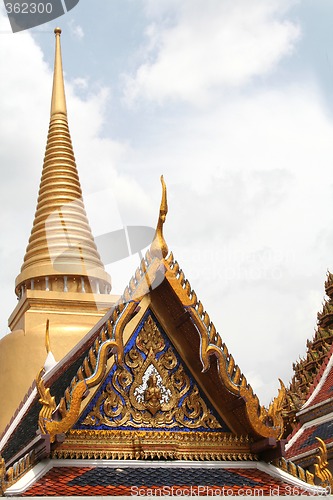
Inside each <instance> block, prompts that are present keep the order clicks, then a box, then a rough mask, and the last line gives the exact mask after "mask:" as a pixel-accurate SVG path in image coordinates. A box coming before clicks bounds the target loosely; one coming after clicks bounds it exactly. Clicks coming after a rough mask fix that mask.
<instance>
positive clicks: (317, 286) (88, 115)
mask: <svg viewBox="0 0 333 500" xmlns="http://www.w3.org/2000/svg"><path fill="white" fill-rule="evenodd" d="M56 25H60V26H61V27H62V29H63V34H62V50H63V64H64V70H65V78H66V93H67V101H68V103H67V104H68V114H69V123H70V130H71V134H72V140H73V145H74V149H75V154H76V158H77V165H78V169H79V174H80V179H81V184H82V188H83V192H84V199H85V202H86V208H87V211H88V217H89V219H90V222H91V225H92V228H93V232H94V234H95V235H99V234H103V233H105V232H107V231H112V230H114V229H119V228H121V227H122V226H123V225H135V224H140V225H149V226H155V223H156V218H157V214H158V207H159V200H160V183H159V176H160V174H161V173H163V174H164V177H165V180H166V183H167V186H168V195H169V214H168V217H167V223H166V227H165V233H166V239H167V241H168V244H169V248H170V249H172V250H173V252H174V254H175V257H176V258H177V260H178V261H179V262H180V264H181V267H182V268H183V270H184V272H185V275H186V277H187V278H188V279H189V281H190V283H191V285H192V287H193V288H194V289H195V290H196V292H197V294H198V297H199V298H200V299H201V301H202V303H203V304H204V306H205V308H206V310H207V311H208V313H209V314H210V316H211V319H212V320H213V322H214V323H215V325H216V327H217V329H218V331H219V332H220V334H221V336H222V338H223V340H224V341H225V342H226V343H227V345H228V347H229V351H230V352H232V353H233V355H234V357H235V359H236V362H237V363H238V364H239V366H240V368H241V370H242V371H243V372H244V373H245V374H246V376H247V378H248V380H249V382H250V383H251V385H252V386H253V387H254V389H255V391H256V392H257V394H258V395H259V398H260V399H261V401H262V402H263V403H265V404H267V403H268V402H269V400H270V399H271V398H272V397H273V396H274V395H275V394H276V391H277V387H278V381H277V379H278V377H280V378H282V379H283V380H284V381H285V382H286V383H287V382H288V381H289V379H290V377H291V374H292V363H293V362H294V361H295V360H296V359H297V358H298V356H299V355H302V356H303V355H304V353H305V344H306V339H307V338H309V337H310V338H311V337H312V335H313V332H314V328H315V325H316V314H317V311H318V310H320V309H321V302H322V300H323V297H324V280H325V274H326V271H327V269H331V270H332V271H333V114H332V109H333V49H332V47H333V29H332V27H333V4H332V2H331V0H316V1H310V0H302V1H296V0H295V1H294V0H250V1H249V0H182V1H179V0H158V1H156V0H108V1H105V0H80V3H79V4H78V5H77V6H76V7H75V8H74V9H73V10H72V11H70V12H69V13H68V14H66V15H64V16H62V17H61V18H59V19H58V20H57V21H56V22H53V23H50V24H46V25H43V26H40V27H38V28H34V29H31V30H28V31H25V32H21V33H16V34H12V33H11V30H10V25H9V22H8V20H7V18H6V17H5V13H4V10H2V11H0V64H1V79H0V122H1V126H0V142H1V148H0V165H1V183H0V191H1V196H0V203H1V229H2V236H1V239H0V255H1V259H2V264H1V275H0V279H1V313H0V321H1V323H0V324H1V335H4V334H5V333H7V331H8V329H7V326H6V324H7V318H8V316H9V315H10V313H11V311H12V310H13V308H14V306H15V304H16V298H15V295H14V280H15V277H16V276H17V274H18V273H19V270H20V266H21V264H22V260H23V256H24V253H25V248H26V245H27V242H28V238H29V234H30V230H31V226H32V221H33V216H34V211H35V206H36V199H37V192H38V185H39V179H40V175H41V167H42V162H43V155H44V149H45V144H46V135H47V129H48V120H49V107H50V94H51V78H52V64H53V53H54V35H53V29H54V27H55V26H56ZM137 264H138V258H137V256H133V257H132V258H129V259H126V260H124V261H122V262H121V263H118V264H116V265H112V266H108V271H109V272H110V273H111V275H112V278H113V292H114V293H121V292H122V290H123V288H124V287H125V285H126V283H127V282H128V281H129V279H130V277H131V275H132V273H133V272H134V270H135V268H136V266H137Z"/></svg>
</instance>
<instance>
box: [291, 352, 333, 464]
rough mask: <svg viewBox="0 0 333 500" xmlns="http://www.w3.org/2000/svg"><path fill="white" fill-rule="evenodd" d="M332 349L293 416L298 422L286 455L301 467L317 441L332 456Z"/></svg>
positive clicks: (309, 461)
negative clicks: (320, 441)
mask: <svg viewBox="0 0 333 500" xmlns="http://www.w3.org/2000/svg"><path fill="white" fill-rule="evenodd" d="M332 408H333V346H331V348H330V350H329V352H328V354H327V356H326V358H325V360H324V361H323V363H322V366H321V368H320V371H319V372H318V374H317V376H316V378H315V379H314V381H313V383H312V385H311V387H310V389H309V394H308V397H307V400H306V402H305V403H304V405H303V406H302V408H301V409H300V411H299V412H298V413H297V414H296V416H297V419H298V421H299V423H298V425H297V427H296V428H295V429H294V431H293V433H292V434H291V435H290V437H289V439H288V444H287V445H286V454H287V457H288V458H289V459H290V460H293V461H296V462H297V463H299V464H301V465H302V466H308V465H309V464H310V463H312V462H313V460H314V456H315V455H316V453H317V450H318V441H317V440H316V437H319V438H321V439H322V440H323V441H324V442H325V444H326V446H327V450H328V455H329V457H331V456H333V412H332Z"/></svg>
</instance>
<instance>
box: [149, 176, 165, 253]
mask: <svg viewBox="0 0 333 500" xmlns="http://www.w3.org/2000/svg"><path fill="white" fill-rule="evenodd" d="M161 184H162V199H161V205H160V213H159V216H158V221H157V227H156V231H155V236H154V239H153V242H152V244H151V246H150V254H151V255H152V256H154V257H158V258H162V257H163V258H165V257H166V256H167V255H168V245H167V244H166V241H165V239H164V236H163V224H164V222H165V219H166V215H167V213H168V202H167V190H166V185H165V182H164V178H163V175H161Z"/></svg>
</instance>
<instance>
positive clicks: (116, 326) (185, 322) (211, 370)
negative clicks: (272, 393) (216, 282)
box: [45, 252, 282, 441]
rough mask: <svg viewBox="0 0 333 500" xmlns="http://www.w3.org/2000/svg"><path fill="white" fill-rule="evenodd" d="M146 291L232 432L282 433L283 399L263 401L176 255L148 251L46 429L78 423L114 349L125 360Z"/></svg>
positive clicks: (64, 429) (118, 359) (255, 435)
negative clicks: (132, 324)
mask: <svg viewBox="0 0 333 500" xmlns="http://www.w3.org/2000/svg"><path fill="white" fill-rule="evenodd" d="M147 283H148V285H147ZM157 285H158V286H157ZM146 294H148V295H146ZM144 296H146V297H149V307H150V308H151V310H152V312H153V313H154V314H155V316H156V318H157V319H158V321H159V322H160V325H161V327H162V328H163V329H164V331H165V332H167V334H168V336H169V338H170V340H171V341H172V343H173V345H174V346H175V348H176V350H177V351H178V352H179V353H181V355H182V358H183V361H184V362H185V364H186V365H187V367H188V368H189V370H190V372H191V374H192V376H194V377H195V378H196V380H197V382H199V381H200V386H201V388H202V390H203V391H204V393H205V394H206V396H207V398H208V399H209V400H210V402H211V403H212V404H213V405H214V407H215V409H216V411H217V412H218V414H219V415H220V416H221V418H222V419H223V420H224V421H225V422H226V424H227V425H228V426H229V428H230V429H231V430H232V432H234V433H235V434H244V433H245V434H248V435H250V436H251V437H252V438H253V439H254V440H255V441H257V440H259V439H263V438H269V437H271V438H278V437H279V436H280V435H281V432H282V418H281V415H280V414H279V411H278V402H277V401H275V402H274V404H273V405H272V406H271V407H270V409H269V411H267V410H265V408H263V407H261V406H260V404H259V401H258V398H257V397H256V396H255V395H254V393H253V390H252V388H251V386H250V385H249V384H248V382H247V380H246V378H245V376H244V375H243V374H242V373H241V370H240V369H239V367H238V366H237V365H236V364H235V361H234V359H233V357H232V355H231V354H229V352H228V349H227V347H226V345H225V344H224V343H223V342H222V340H221V338H220V336H219V335H218V333H217V331H216V329H215V326H214V325H213V323H212V322H211V321H210V318H209V316H208V314H207V313H206V311H204V308H203V306H202V304H201V302H200V301H198V300H197V297H196V294H195V292H194V291H193V290H192V289H191V287H190V284H189V282H188V281H187V280H186V279H185V277H184V274H183V272H182V271H181V270H180V268H179V265H178V263H177V262H176V261H175V260H174V258H173V256H172V254H171V255H170V256H169V257H168V259H162V260H160V259H158V258H156V257H155V258H152V257H151V255H150V253H149V252H147V254H146V258H145V259H144V260H143V261H142V263H141V266H140V268H139V269H138V270H137V272H136V274H135V277H134V278H133V279H132V280H131V282H130V285H129V286H128V287H127V288H126V290H125V293H124V295H123V296H122V299H121V303H120V304H119V305H118V309H117V311H115V314H113V326H112V325H111V324H109V327H108V323H109V320H108V321H107V322H106V324H105V327H104V328H102V330H101V334H100V335H99V337H98V338H97V339H96V342H95V344H94V345H93V346H92V347H91V348H90V350H89V352H88V354H87V356H86V358H85V359H84V361H83V363H82V364H81V366H80V368H79V370H78V372H77V374H76V376H75V377H74V378H73V380H72V382H71V384H70V385H69V386H68V387H67V389H66V391H64V392H65V393H64V396H63V398H62V399H61V400H60V412H61V415H62V418H61V419H60V420H59V421H57V420H55V419H51V421H49V419H46V421H45V432H47V433H49V434H50V435H51V438H52V439H53V438H54V437H55V435H56V434H59V433H60V432H67V431H68V430H69V429H70V428H71V426H72V425H73V424H74V423H75V422H76V420H77V418H78V417H79V412H80V404H81V402H82V400H83V397H84V395H85V393H86V391H87V389H90V390H91V389H92V388H94V387H96V386H97V385H98V384H99V382H100V381H101V380H102V378H103V377H104V376H105V373H106V360H107V358H108V356H109V350H110V349H111V351H112V352H113V353H115V356H116V362H117V363H119V364H121V363H122V362H123V355H124V331H125V330H126V327H127V325H128V324H129V323H130V321H131V320H132V319H133V317H134V316H135V315H137V314H138V305H139V307H140V308H142V307H147V304H146V305H145V304H144V303H143V302H142V297H144ZM133 321H135V320H133ZM281 392H282V391H281ZM280 398H281V393H280Z"/></svg>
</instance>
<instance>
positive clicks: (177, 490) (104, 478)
mask: <svg viewBox="0 0 333 500" xmlns="http://www.w3.org/2000/svg"><path fill="white" fill-rule="evenodd" d="M223 488H224V491H223ZM294 488H295V489H294ZM161 490H162V491H163V492H164V494H178V495H184V494H188V491H189V490H190V491H191V493H192V494H193V495H194V494H198V493H200V494H205V495H207V494H208V495H218V494H223V493H224V494H227V495H240V494H242V492H243V493H244V490H246V492H247V495H250V494H260V495H271V494H272V491H273V490H274V491H275V492H276V493H277V492H278V494H280V495H286V494H295V491H296V490H297V491H298V493H299V494H300V493H301V488H298V487H295V486H291V485H290V484H289V483H287V482H285V481H284V480H282V479H276V478H273V477H272V476H270V475H269V474H267V473H265V472H262V471H260V470H258V469H256V468H253V469H248V468H246V469H245V468H244V469H243V468H241V467H239V468H230V469H228V468H223V469H222V468H212V469H210V468H201V467H195V468H191V467H189V468H186V469H184V468H181V467H179V468H176V467H172V468H171V467H170V468H168V467H158V466H156V467H154V468H151V467H150V468H145V467H122V466H120V467H54V468H53V469H51V470H50V471H49V472H47V473H46V474H45V475H44V476H43V477H42V478H41V479H39V480H38V481H37V482H36V483H35V484H34V485H33V486H32V487H30V488H29V489H28V490H27V491H26V492H25V493H23V494H22V496H59V495H61V496H92V495H94V496H97V495H103V496H122V495H131V494H138V493H139V494H140V496H141V495H142V496H143V495H154V494H158V492H160V491H161ZM302 493H303V491H302Z"/></svg>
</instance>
